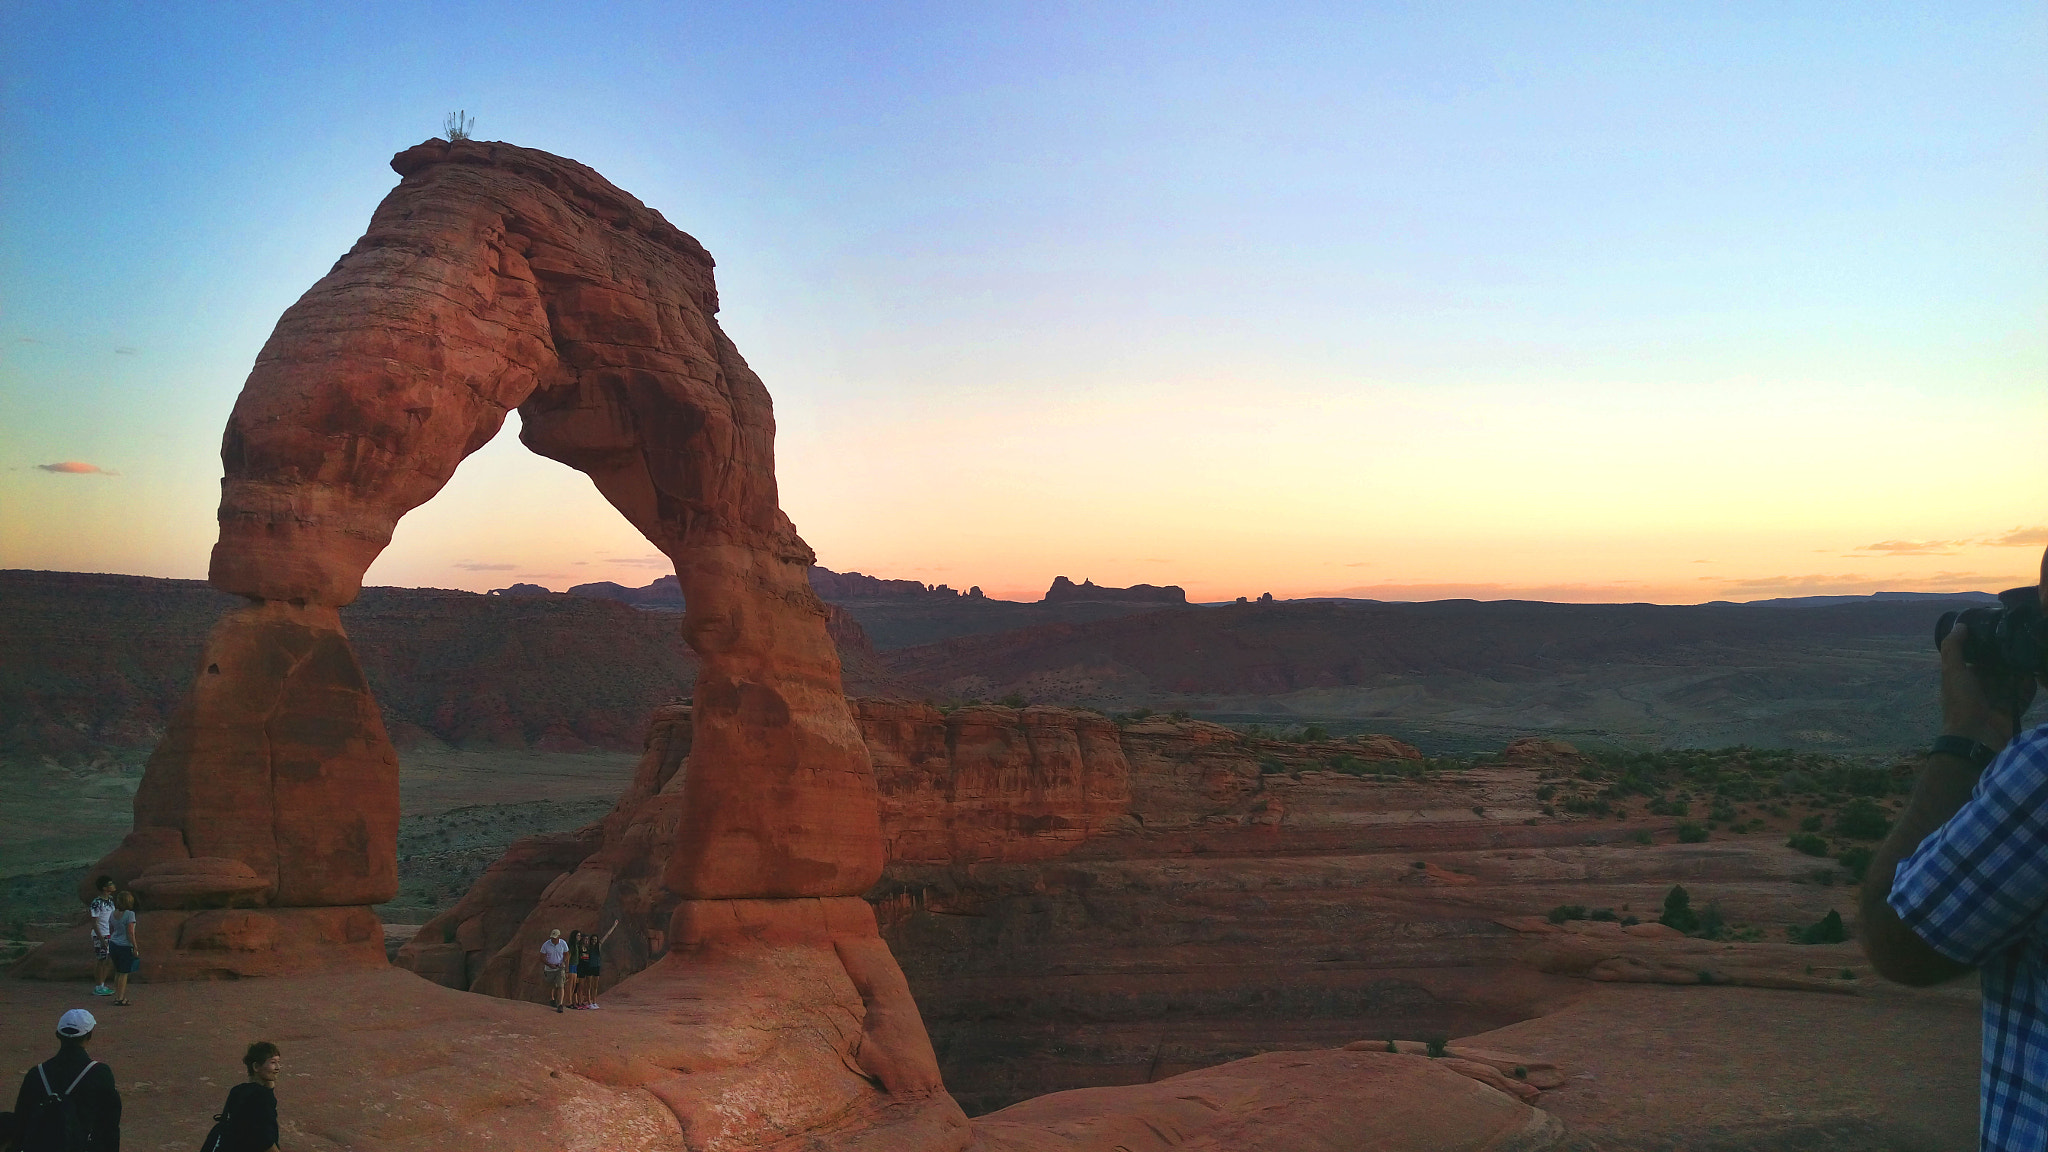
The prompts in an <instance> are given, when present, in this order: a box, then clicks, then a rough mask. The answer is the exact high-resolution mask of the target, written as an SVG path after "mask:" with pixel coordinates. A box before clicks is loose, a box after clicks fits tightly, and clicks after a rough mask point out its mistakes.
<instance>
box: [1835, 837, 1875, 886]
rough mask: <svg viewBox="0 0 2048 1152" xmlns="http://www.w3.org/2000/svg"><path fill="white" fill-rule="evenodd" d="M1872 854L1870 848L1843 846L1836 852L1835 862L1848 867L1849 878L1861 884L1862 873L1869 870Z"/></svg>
mask: <svg viewBox="0 0 2048 1152" xmlns="http://www.w3.org/2000/svg"><path fill="white" fill-rule="evenodd" d="M1873 855H1875V853H1873V852H1871V850H1870V849H1868V848H1865V847H1863V846H1861V845H1858V846H1856V847H1854V848H1844V849H1843V850H1842V851H1841V852H1839V853H1837V854H1836V855H1835V863H1837V864H1840V865H1841V866H1842V867H1843V868H1846V869H1848V872H1849V878H1850V879H1852V880H1854V881H1856V882H1857V883H1858V884H1861V883H1863V874H1864V873H1865V872H1868V871H1870V858H1871V857H1872V856H1873Z"/></svg>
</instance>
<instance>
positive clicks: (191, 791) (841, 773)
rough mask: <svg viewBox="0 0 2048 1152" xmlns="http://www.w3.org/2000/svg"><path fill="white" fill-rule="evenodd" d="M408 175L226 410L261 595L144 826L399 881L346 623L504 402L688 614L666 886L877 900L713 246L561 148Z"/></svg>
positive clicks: (857, 774) (311, 867) (433, 162)
mask: <svg viewBox="0 0 2048 1152" xmlns="http://www.w3.org/2000/svg"><path fill="white" fill-rule="evenodd" d="M392 166H393V167H394V168H395V169H397V170H398V172H399V173H400V175H401V176H403V177H404V180H402V181H401V183H400V184H399V186H398V188H397V189H395V190H394V191H393V192H392V193H391V195H390V196H388V197H386V199H385V201H384V203H383V204H382V205H380V206H379V207H378V210H377V212H376V214H375V215H374V216H373V217H372V219H371V222H370V229H369V231H368V232H367V233H366V234H365V235H364V237H363V239H362V240H361V241H359V242H358V243H357V244H356V246H355V248H354V249H352V250H351V251H350V252H349V253H348V255H346V256H344V257H343V258H342V259H341V260H340V261H338V262H337V263H336V264H335V266H334V269H333V270H332V271H331V272H329V273H328V275H327V276H326V277H324V278H323V279H322V280H321V281H320V282H319V283H318V284H315V285H314V286H313V288H312V289H311V290H310V291H308V292H307V293H306V295H305V296H304V297H302V298H301V299H300V300H299V302H298V303H297V304H294V305H293V306H292V307H291V308H290V309H288V310H287V311H286V312H285V314H284V316H283V318H282V319H280V320H279V322H278V325H277V329H276V331H275V332H274V333H273V334H272V335H271V338H270V340H269V342H268V343H267V344H266V345H265V346H264V349H263V351H262V353H261V354H260V355H259V357H258V358H257V363H256V367H255V370H254V371H253V372H251V374H250V376H249V380H248V383H247V384H246V385H245V386H244V387H243V390H242V394H241V396H240V398H239V399H238V400H237V402H236V405H235V410H234V413H233V415H232V416H231V417H230V418H229V422H228V429H227V433H226V436H225V437H224V439H223V442H222V448H221V458H222V462H223V465H224V467H225V471H226V478H225V480H224V481H223V487H222V499H221V511H220V521H221V536H220V542H219V543H218V544H217V545H215V547H214V554H213V565H212V572H211V579H212V582H213V584H214V586H215V587H218V588H221V589H223V590H226V591H230V592H235V593H239V594H241V595H243V596H246V597H248V598H249V599H250V601H251V602H252V603H251V605H250V606H249V607H247V608H244V609H240V610H238V611H235V612H232V613H230V614H229V616H228V617H227V618H225V619H224V620H223V621H222V622H221V623H220V624H219V625H218V626H216V628H215V630H214V635H213V638H212V640H211V641H210V642H209V646H208V650H207V653H206V655H205V657H204V658H203V659H204V661H205V663H204V665H203V666H204V668H205V671H204V672H203V673H202V674H201V676H200V678H199V680H198V683H197V685H196V686H195V688H194V691H193V694H192V697H191V700H190V701H189V702H188V704H187V705H186V708H185V709H184V711H182V712H181V713H180V714H179V716H178V718H177V719H176V720H175V721H174V722H173V724H172V729H171V732H170V734H169V735H168V736H167V737H166V739H165V740H164V742H163V744H162V745H161V746H160V747H159V749H158V752H157V754H156V756H155V757H154V758H153V759H152V763H151V767H150V770H149V772H148V775H147V777H146V778H145V781H144V783H143V786H142V789H141V791H140V793H139V794H138V795H137V799H136V812H137V820H136V823H137V827H138V828H141V829H151V828H170V829H176V830H178V831H179V832H180V833H182V838H183V843H182V845H178V844H170V843H164V844H160V845H158V846H157V850H158V851H159V852H160V853H161V854H163V855H164V857H165V858H176V857H180V856H203V857H215V858H220V859H226V860H240V861H242V862H244V863H245V864H247V865H248V866H249V867H250V868H251V869H253V870H254V871H255V872H256V873H257V875H258V876H260V877H263V878H264V879H266V880H268V881H269V882H270V883H271V886H272V890H271V892H270V894H269V895H268V896H267V898H266V899H267V902H269V903H271V904H275V905H278V906H287V907H312V906H362V905H368V904H371V903H375V902H378V901H380V900H384V899H388V898H389V897H390V896H391V894H392V892H393V890H394V887H395V841H396V828H397V760H396V757H395V755H394V754H393V753H392V751H391V746H390V741H389V740H388V738H387V737H386V735H385V732H384V728H383V725H382V722H381V720H380V719H379V717H378V715H377V711H376V708H375V705H374V703H373V702H372V701H371V700H370V698H369V696H368V693H367V691H366V690H365V688H364V685H363V682H362V676H361V672H360V669H359V668H358V667H357V665H356V662H355V659H354V656H353V654H352V653H351V652H350V650H349V646H348V642H347V639H346V637H345V636H344V635H343V634H342V631H341V628H340V624H339V621H338V619H337V618H336V616H335V609H336V608H337V607H338V606H340V605H343V604H347V603H348V602H349V601H351V600H353V599H354V598H355V597H356V595H357V593H358V592H359V591H360V589H361V582H362V574H363V571H364V569H365V568H367V567H368V565H369V564H370V562H371V561H373V560H374V559H375V558H376V556H377V554H378V553H379V552H380V551H381V550H382V549H383V547H384V546H385V544H387V543H388V542H389V541H390V537H391V531H392V528H393V527H394V526H395V525H396V524H397V522H398V519H399V517H401V516H403V515H404V514H405V513H406V512H407V511H409V510H411V509H412V508H414V507H416V506H417V505H419V504H420V503H422V502H424V501H425V500H427V499H428V498H429V497H431V496H432V495H433V494H434V493H435V492H436V491H438V490H439V489H440V487H441V486H442V485H443V484H445V483H446V482H447V480H448V478H449V477H450V476H451V475H452V474H453V473H454V470H455V467H456V466H457V465H458V464H459V463H461V461H462V459H463V457H465V456H466V455H468V454H469V453H470V452H472V451H474V450H476V449H477V448H478V447H481V446H482V445H483V444H484V443H485V442H486V441H488V440H489V439H490V438H491V437H492V436H493V435H495V434H496V432H497V430H498V428H499V426H500V425H501V424H502V423H503V421H504V417H505V413H506V412H507V411H508V410H509V409H511V408H513V407H518V408H520V410H521V414H522V417H523V422H524V430H523V432H522V438H523V439H524V440H525V442H526V443H527V445H528V446H529V447H531V448H533V449H534V450H535V451H538V452H540V453H542V454H544V455H547V456H551V457H553V458H554V459H557V460H560V461H562V462H564V463H566V464H569V465H570V466H572V467H575V468H578V469H581V470H582V471H584V472H586V473H587V474H589V475H590V477H591V478H592V480H593V481H595V482H596V484H597V486H598V488H599V490H600V491H602V492H603V493H604V494H605V496H606V497H607V498H608V499H609V500H611V502H612V503H613V504H614V505H615V506H617V507H618V508H619V510H620V511H621V512H622V513H624V514H625V516H626V517H627V518H628V519H629V520H630V521H632V522H633V524H634V525H635V526H636V527H638V528H640V530H641V531H642V532H644V533H645V534H646V535H647V537H648V538H649V539H650V540H652V541H653V542H654V543H655V544H656V545H657V546H658V547H660V548H661V549H662V550H663V551H665V552H667V553H668V554H669V556H670V558H671V559H673V560H674V561H675V563H676V566H677V576H678V578H679V581H680V584H681V586H682V589H683V593H684V596H685V598H686V599H687V601H688V604H689V607H688V610H687V612H686V614H685V616H684V621H683V623H684V632H685V635H686V637H687V638H688V640H689V642H690V644H691V646H692V648H693V649H695V650H696V652H697V654H698V656H699V657H700V658H701V660H702V661H703V667H702V669H701V671H700V673H699V676H698V680H697V685H696V699H697V702H698V703H697V713H698V714H697V723H696V737H695V739H696V745H697V753H698V754H697V756H696V762H695V767H694V770H693V771H692V772H691V773H690V774H689V779H688V783H687V786H686V787H685V788H684V789H683V795H682V800H681V809H682V811H681V815H680V819H681V820H682V823H683V826H684V828H685V835H683V836H682V837H680V838H679V839H678V840H677V841H676V843H675V851H674V852H673V853H672V855H671V857H670V858H669V859H667V860H666V861H664V864H665V867H666V874H665V882H666V883H667V885H668V886H669V887H671V888H672V889H673V890H675V891H676V892H678V893H681V894H685V895H688V896H691V897H695V898H699V899H716V898H733V897H750V898H764V897H765V898H789V897H815V896H845V895H853V894H857V893H859V892H861V891H863V890H864V889H866V888H867V886H868V885H869V884H871V883H872V882H873V881H874V879H875V877H876V876H877V875H878V874H879V872H880V869H881V860H882V846H881V837H880V831H879V827H878V825H877V823H876V819H875V806H874V790H873V781H872V775H871V773H870V771H869V766H868V760H867V754H866V749H865V748H864V747H863V746H862V744H861V742H860V739H859V734H858V731H857V729H856V728H855V727H854V724H853V719H852V716H851V715H850V714H849V713H848V711H847V708H846V705H845V703H844V700H843V698H842V696H841V694H840V685H839V665H838V660H837V658H836V655H835V653H834V651H833V648H832V643H831V640H830V638H829V637H828V635H827V632H826V629H825V627H824V619H825V609H824V607H823V605H822V604H821V603H820V602H819V600H818V599H817V597H816V596H815V595H814V594H813V593H812V592H811V590H810V585H809V583H808V582H807V579H806V573H807V570H808V568H809V566H810V563H811V560H812V556H811V552H810V549H809V548H808V547H806V546H805V545H804V543H803V541H802V540H801V539H799V538H798V537H797V535H796V533H795V531H794V529H793V528H792V527H791V526H790V524H789V521H788V519H787V518H786V517H784V516H783V514H782V512H781V511H780V509H779V508H778V507H777V504H776V486H775V475H774V446H773V440H774V418H773V416H772V414H771V412H770V407H769V400H768V394H767V391H766V389H764V388H763V387H762V386H761V382H760V380H759V379H757V378H756V377H755V376H754V374H753V373H752V371H751V370H749V369H748V368H747V366H746V363H745V361H744V360H742V359H741V358H740V356H739V353H738V351H737V350H736V349H735V348H734V347H733V345H732V342H731V341H729V340H727V339H726V338H725V337H724V335H723V333H721V332H720V331H719V330H718V326H717V324H716V322H715V321H714V320H713V319H712V315H713V313H714V312H715V311H716V309H717V297H716V291H715V289H714V288H713V285H712V278H711V267H712V262H711V258H710V257H709V256H708V255H707V254H705V252H704V250H703V248H702V247H700V246H699V245H698V244H697V242H696V241H695V240H692V239H691V238H690V237H688V236H686V235H684V234H683V233H681V232H679V231H677V230H676V229H675V228H674V227H672V226H671V225H669V224H668V222H667V221H665V220H663V219H662V218H661V216H660V214H659V213H656V212H653V211H652V210H650V209H648V208H646V207H645V206H643V205H641V204H640V203H639V202H638V201H636V200H634V199H633V198H632V197H630V196H628V195H626V194H625V193H623V192H620V191H619V190H618V189H616V188H613V187H612V186H611V185H609V184H607V183H606V182H605V181H604V180H603V178H601V177H599V176H598V175H597V174H596V173H594V172H592V171H590V170H589V169H587V168H584V167H583V166H582V165H579V164H576V163H574V162H572V161H568V160H563V159H561V158H559V157H554V156H549V155H547V154H546V153H541V152H533V151H530V150H527V149H520V148H511V147H508V146H504V145H487V144H479V143H474V142H469V141H458V142H456V143H454V144H448V143H444V142H439V141H434V142H429V143H427V144H422V145H420V146H418V147H416V148H412V149H409V150H408V151H406V152H403V153H401V154H400V155H399V156H398V157H396V158H395V159H394V160H393V162H392ZM137 851H139V849H136V848H133V847H131V849H130V851H129V853H128V855H129V856H131V857H132V856H134V855H135V853H136V852H137ZM122 862H123V863H129V862H130V861H128V860H127V859H126V858H124V859H123V861H122ZM156 862H157V861H156V860H155V859H137V860H134V861H133V862H132V863H133V864H135V865H137V866H140V867H143V868H146V867H148V866H150V865H152V864H154V863H156ZM120 879H122V880H124V881H125V880H126V879H128V877H126V876H123V877H120ZM164 890H165V891H168V889H164Z"/></svg>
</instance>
